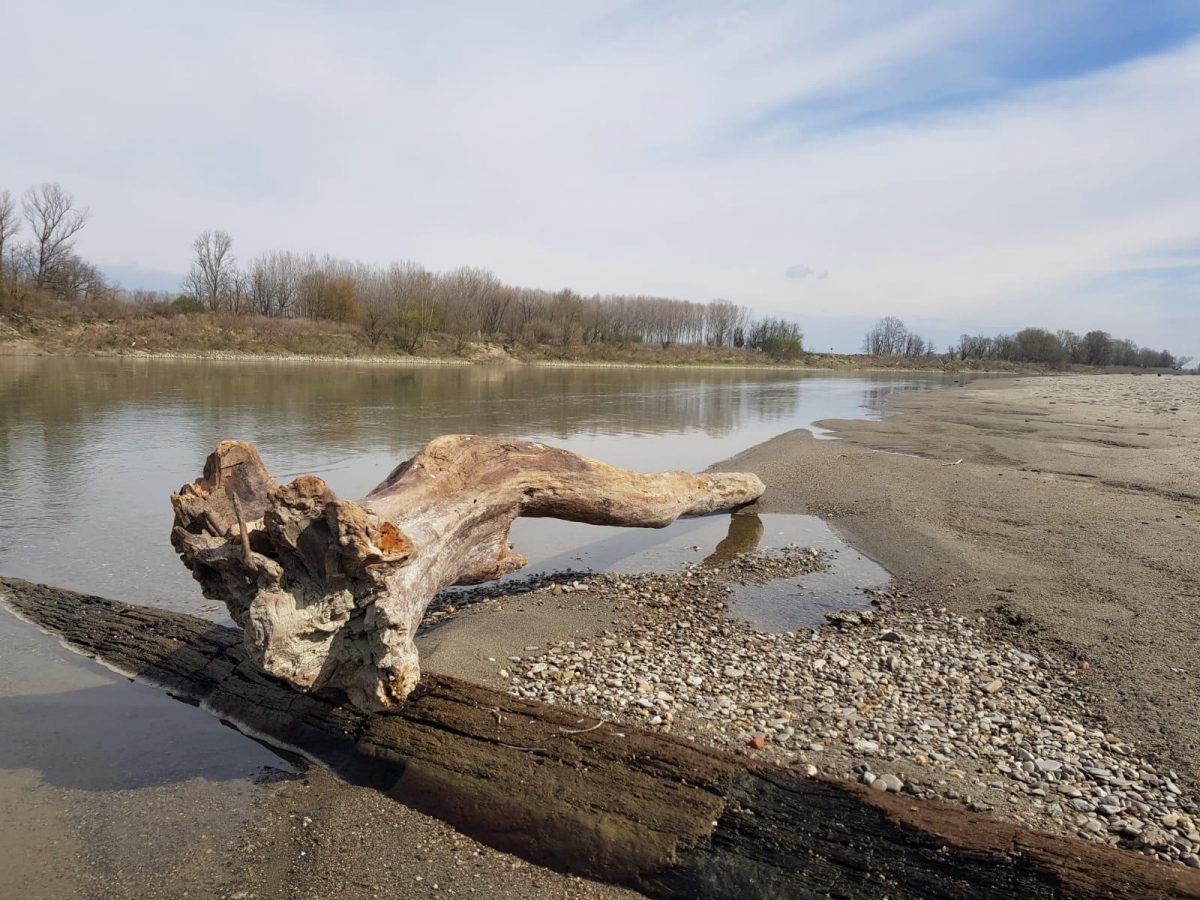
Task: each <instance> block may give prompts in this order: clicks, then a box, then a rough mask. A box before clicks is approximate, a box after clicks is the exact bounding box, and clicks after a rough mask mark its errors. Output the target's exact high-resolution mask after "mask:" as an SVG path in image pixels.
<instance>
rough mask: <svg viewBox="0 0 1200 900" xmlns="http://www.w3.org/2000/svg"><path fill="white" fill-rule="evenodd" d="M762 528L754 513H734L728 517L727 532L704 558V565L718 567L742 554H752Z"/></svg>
mask: <svg viewBox="0 0 1200 900" xmlns="http://www.w3.org/2000/svg"><path fill="white" fill-rule="evenodd" d="M763 527H764V526H763V521H762V519H761V518H760V517H759V516H758V515H757V514H756V513H749V512H740V513H734V514H733V515H732V516H730V517H729V531H728V532H727V533H726V535H725V537H724V538H722V539H721V543H719V544H717V547H716V549H715V550H713V552H712V553H710V554H708V556H706V557H704V562H705V564H706V565H709V566H718V565H720V564H721V563H727V562H729V561H730V560H731V559H733V558H734V557H736V556H739V555H741V554H743V553H753V552H754V551H755V550H757V549H758V545H759V544H760V543H761V542H762V537H763Z"/></svg>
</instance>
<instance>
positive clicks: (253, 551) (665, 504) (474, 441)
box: [171, 435, 764, 711]
mask: <svg viewBox="0 0 1200 900" xmlns="http://www.w3.org/2000/svg"><path fill="white" fill-rule="evenodd" d="M763 489H764V488H763V483H762V482H761V481H760V480H759V479H758V478H757V477H756V476H754V475H747V474H737V473H719V474H711V475H691V474H688V473H686V472H666V473H661V474H653V475H644V474H639V473H637V472H631V471H629V470H627V469H620V468H617V467H615V466H610V465H607V464H605V463H602V462H597V461H596V460H592V459H587V458H585V457H582V456H578V455H576V454H574V453H569V452H567V451H565V450H560V449H556V448H553V447H547V446H546V445H544V444H539V443H534V442H530V441H509V440H495V439H491V438H481V437H475V436H472V435H447V436H445V437H440V438H437V439H435V440H433V441H431V442H430V443H429V444H427V445H426V446H425V448H424V449H423V450H421V452H420V453H418V454H417V455H416V456H414V457H413V458H412V459H410V460H408V461H407V462H405V463H403V464H401V465H400V466H398V467H397V468H396V469H395V471H393V472H392V473H391V474H390V475H389V476H388V477H387V478H386V479H385V480H384V482H383V483H382V484H380V485H379V486H378V487H376V488H375V489H374V490H373V491H371V493H370V494H368V495H367V496H366V497H365V498H363V499H362V500H359V501H352V500H339V499H338V498H337V497H336V496H335V495H334V493H333V492H332V491H331V490H330V489H329V487H328V486H327V485H326V484H325V482H324V481H322V480H321V479H320V478H318V477H316V476H315V475H304V476H301V477H300V478H297V479H296V480H295V481H293V482H292V483H291V484H287V485H279V484H277V483H276V482H275V480H274V479H273V478H272V477H271V475H270V473H268V471H267V469H266V467H265V466H264V465H263V462H262V459H261V458H260V457H259V455H258V451H257V450H255V448H254V445H253V444H250V443H246V442H244V441H225V442H223V443H222V444H220V445H219V446H218V447H217V449H216V451H215V452H214V453H212V454H211V455H210V456H209V457H208V460H207V461H206V462H205V465H204V474H203V475H202V476H201V477H200V478H199V479H197V480H196V481H195V482H193V483H191V484H188V485H185V486H184V487H183V488H182V489H181V490H180V491H179V493H178V494H173V495H172V496H171V504H172V506H173V507H174V509H175V525H174V528H173V529H172V533H171V543H172V544H173V545H174V547H175V549H176V550H177V551H178V552H179V555H180V556H181V557H182V559H183V563H184V565H186V566H187V567H188V568H189V569H191V571H192V574H193V576H194V577H195V578H196V580H197V581H199V582H200V586H201V588H202V590H203V591H204V595H205V596H206V597H209V598H211V599H213V600H219V601H221V602H223V603H224V604H225V606H226V607H227V608H228V610H229V614H230V616H231V617H232V618H233V619H234V621H236V622H237V623H238V624H239V625H240V626H241V627H242V631H243V634H244V641H245V646H246V652H247V654H248V656H249V658H250V659H252V660H253V661H254V662H255V663H256V664H257V665H259V666H260V667H261V668H262V669H263V670H264V671H265V672H268V673H270V674H271V675H274V676H276V677H278V678H282V679H283V680H284V681H286V682H288V683H289V684H290V685H292V686H293V687H295V688H297V689H299V690H303V691H318V692H335V693H336V692H340V693H341V694H343V695H344V696H345V697H346V698H347V699H348V700H349V702H350V703H352V704H353V705H354V706H357V707H359V708H360V709H363V710H368V711H382V710H386V709H390V708H394V707H395V706H397V704H399V703H401V702H402V701H403V700H404V699H405V698H406V697H407V696H408V695H409V694H410V693H411V692H412V690H413V688H415V687H416V685H417V681H418V679H419V677H420V666H419V662H418V658H417V650H416V647H415V646H414V645H413V636H414V635H415V634H416V631H417V627H418V626H419V625H420V622H421V618H422V616H423V615H424V613H425V610H426V608H427V607H428V606H429V603H430V601H431V600H432V599H433V597H434V596H435V595H436V594H437V592H438V591H440V590H442V589H443V588H445V587H448V586H450V585H456V584H477V583H479V582H483V581H489V580H492V579H495V578H500V577H501V576H503V575H506V574H508V573H509V572H512V571H514V570H516V569H519V568H520V567H521V566H523V565H525V563H526V560H525V558H524V557H523V556H521V555H520V554H519V553H517V552H516V551H515V550H513V548H512V545H511V544H510V543H509V540H508V535H509V528H510V527H511V526H512V523H513V520H514V519H516V518H517V517H519V516H536V517H553V518H558V519H566V520H568V521H572V522H587V523H591V524H594V525H632V526H638V527H644V528H662V527H664V526H666V525H669V524H671V523H672V522H674V521H675V520H676V519H677V518H679V517H680V516H700V515H705V514H708V513H712V512H717V511H719V510H724V509H731V508H734V507H738V506H742V505H744V504H746V503H750V502H752V501H754V500H756V499H757V498H758V497H759V496H760V495H761V494H762V492H763Z"/></svg>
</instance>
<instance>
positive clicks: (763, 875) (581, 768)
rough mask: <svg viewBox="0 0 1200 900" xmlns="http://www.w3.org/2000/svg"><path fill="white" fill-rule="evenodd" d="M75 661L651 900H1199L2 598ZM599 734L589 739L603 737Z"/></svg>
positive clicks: (908, 811)
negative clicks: (348, 693)
mask: <svg viewBox="0 0 1200 900" xmlns="http://www.w3.org/2000/svg"><path fill="white" fill-rule="evenodd" d="M0 603H2V604H3V605H6V606H7V607H8V608H9V609H11V610H12V611H13V612H14V613H16V614H17V615H18V616H20V617H21V618H23V619H25V620H27V621H29V622H31V623H33V624H35V625H37V626H38V627H40V628H42V629H43V630H45V631H47V632H50V633H52V634H54V635H57V636H58V637H60V638H61V639H62V640H63V641H64V642H65V643H66V644H67V645H68V646H70V647H72V648H73V649H76V650H78V651H79V652H81V653H84V654H86V655H89V656H93V657H95V658H97V659H99V660H101V661H103V662H104V663H105V664H106V665H108V666H110V667H112V668H115V669H117V670H119V671H121V672H124V673H127V674H129V675H130V676H133V677H137V678H140V679H143V680H145V681H148V682H151V683H153V684H157V685H159V686H161V687H163V688H164V689H166V690H167V691H168V692H170V693H171V694H172V695H174V696H176V697H179V698H182V699H185V700H188V701H191V702H196V703H199V704H200V705H201V706H203V707H204V708H205V709H207V710H209V711H210V712H212V713H213V714H214V715H217V716H220V717H221V718H223V719H225V720H227V721H229V722H231V723H233V724H235V725H237V726H238V727H240V728H242V729H243V730H245V731H246V732H248V733H250V734H254V735H256V736H259V737H262V738H265V739H267V740H269V741H271V742H274V743H276V744H279V745H282V746H285V747H288V748H290V749H293V750H296V751H298V752H300V753H302V754H303V755H305V756H306V757H308V758H310V759H311V760H314V761H316V762H318V763H321V764H323V765H326V766H328V767H329V768H331V769H333V770H334V771H336V772H338V773H339V774H341V775H342V776H343V777H345V778H347V779H348V780H351V781H353V782H355V783H358V784H365V785H370V786H373V787H376V788H378V789H379V790H382V791H385V792H387V793H388V794H390V795H391V796H393V797H395V798H396V799H397V800H399V801H401V802H403V803H405V804H407V805H409V806H412V807H414V808H416V809H419V810H421V811H423V812H426V813H428V814H431V815H434V816H437V817H438V818H441V819H443V820H445V821H447V822H449V823H451V824H452V825H454V826H455V827H457V828H459V829H460V830H461V831H463V832H464V833H466V834H468V835H470V836H472V837H474V838H476V839H478V840H481V841H483V842H485V843H487V844H490V845H492V846H494V847H497V848H499V849H502V850H506V851H509V852H512V853H515V854H517V855H519V856H521V857H524V858H525V859H528V860H530V861H532V862H535V863H538V864H541V865H546V866H550V867H553V868H555V869H559V870H561V871H565V872H572V873H575V874H579V875H583V876H587V877H590V878H595V879H598V880H604V881H610V882H614V883H620V884H625V885H630V886H632V887H635V888H637V889H639V890H641V891H643V892H644V893H646V894H648V895H650V896H655V897H730V898H733V897H737V898H748V897H809V896H841V897H881V898H882V897H891V898H899V897H914V898H915V897H945V898H960V897H984V898H989V897H994V898H999V897H1014V896H1022V897H1029V898H1042V897H1200V873H1197V872H1193V871H1191V870H1187V869H1184V868H1181V867H1174V866H1168V865H1166V864H1163V863H1159V862H1156V861H1154V860H1151V859H1148V858H1146V857H1142V856H1138V855H1136V854H1132V853H1127V852H1124V851H1121V850H1117V849H1113V848H1109V847H1103V846H1099V845H1093V844H1088V843H1084V842H1081V841H1078V840H1074V839H1069V838H1061V837H1056V836H1052V835H1048V834H1042V833H1038V832H1033V831H1029V830H1026V829H1022V828H1018V827H1016V826H1014V825H1010V824H1008V823H1005V822H1001V821H999V820H996V819H994V818H990V817H987V816H982V815H978V814H974V813H970V812H968V811H966V810H963V809H961V808H958V807H953V806H949V805H946V804H942V803H937V802H932V801H927V800H919V799H915V798H912V797H908V796H904V795H895V794H883V793H880V792H878V791H870V790H868V789H865V788H863V787H861V786H859V785H855V784H850V783H844V782H837V781H827V780H823V779H819V778H802V777H797V776H796V775H795V774H793V773H791V772H789V771H787V770H784V769H780V768H778V767H774V766H770V765H762V764H753V763H750V762H747V761H746V760H744V759H741V758H738V757H734V756H730V755H726V754H722V753H718V752H715V751H711V750H707V749H702V748H699V747H696V746H693V745H692V744H690V743H689V742H687V741H683V740H680V739H677V738H674V737H671V736H669V735H661V734H647V733H640V732H636V731H631V730H628V729H625V728H624V727H621V726H616V725H614V724H612V723H607V722H606V723H601V724H597V722H596V720H594V719H590V720H586V721H584V722H583V724H580V717H579V715H578V714H577V713H576V712H573V711H569V710H565V709H562V708H556V707H550V706H545V705H542V704H537V703H531V702H527V701H523V700H518V699H515V698H513V697H509V696H507V695H506V694H502V693H499V692H497V691H493V690H490V689H487V688H484V687H480V686H478V685H473V684H469V683H466V682H462V681H459V680H456V679H453V678H448V677H445V676H439V675H435V674H430V673H425V674H424V676H423V678H422V680H421V683H420V685H419V686H418V688H417V689H416V690H415V691H414V692H413V693H412V695H411V696H410V697H409V699H408V702H406V703H405V704H404V705H403V706H401V707H400V708H399V709H397V710H396V711H394V712H391V713H387V714H377V715H368V714H364V713H362V712H361V711H359V710H356V709H353V708H351V707H348V706H338V705H336V704H334V703H332V702H330V701H329V700H326V699H323V698H321V697H317V696H314V695H311V694H303V693H299V692H297V691H295V690H293V689H292V688H290V687H288V686H287V685H286V684H284V683H283V682H282V681H278V680H276V679H274V678H272V677H271V676H268V675H265V674H263V673H262V672H261V670H259V669H258V668H257V667H256V666H255V665H254V664H253V663H251V662H250V661H249V660H248V659H247V657H246V655H245V651H244V650H243V647H242V640H241V635H240V634H239V633H238V632H237V631H235V630H233V629H230V628H224V627H221V626H218V625H214V624H213V623H212V622H208V621H206V620H203V619H199V618H196V617H194V616H188V615H182V614H180V613H172V612H166V611H163V610H157V609H150V608H146V607H140V606H130V605H128V604H124V603H118V602H115V601H112V600H105V599H102V598H99V597H91V596H85V595H80V594H76V593H73V592H70V591H64V590H58V589H55V588H50V587H45V586H41V585H34V584H30V583H28V582H23V581H18V580H14V579H0ZM593 726H596V727H593Z"/></svg>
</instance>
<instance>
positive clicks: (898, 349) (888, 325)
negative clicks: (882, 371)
mask: <svg viewBox="0 0 1200 900" xmlns="http://www.w3.org/2000/svg"><path fill="white" fill-rule="evenodd" d="M907 341H908V329H907V328H905V327H904V323H903V322H901V321H900V320H899V319H897V318H896V317H895V316H886V317H884V318H882V319H880V320H879V321H878V322H876V323H875V327H874V328H872V329H871V330H870V331H868V332H867V336H866V337H865V338H863V353H866V354H868V355H870V356H892V355H898V354H901V353H903V352H904V351H905V347H906V344H907Z"/></svg>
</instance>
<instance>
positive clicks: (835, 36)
mask: <svg viewBox="0 0 1200 900" xmlns="http://www.w3.org/2000/svg"><path fill="white" fill-rule="evenodd" d="M5 24H6V49H5V52H6V62H7V64H8V66H9V67H10V69H11V70H12V71H19V72H38V73H39V84H38V90H37V91H13V92H9V94H8V95H7V97H6V113H5V115H6V120H7V121H9V122H13V123H19V125H20V133H21V135H22V139H21V140H17V141H5V142H3V143H2V144H0V173H3V178H4V179H5V181H6V183H5V184H3V185H0V188H2V187H9V188H12V189H20V188H22V187H24V186H25V184H28V183H32V182H34V181H40V180H45V179H55V180H59V181H61V182H63V183H64V184H66V185H67V186H69V187H70V188H71V189H72V190H74V191H75V192H76V193H77V194H79V195H80V197H81V198H82V199H83V200H84V201H85V202H86V203H87V204H88V205H89V206H91V207H92V209H93V212H94V219H93V223H92V225H91V226H90V227H89V229H88V231H87V232H86V237H85V239H84V240H83V241H82V242H81V244H80V249H81V250H83V251H84V252H86V253H89V254H91V255H92V256H93V257H95V258H97V259H99V260H101V261H105V260H107V261H120V262H122V263H125V264H131V263H137V264H140V265H142V266H145V267H150V268H155V269H164V270H181V269H183V268H185V267H186V263H187V254H188V246H189V243H190V240H191V238H192V237H193V236H194V234H195V233H196V232H197V231H198V230H200V229H202V228H205V227H222V228H225V229H227V230H229V231H231V232H232V233H233V235H234V237H235V241H236V244H237V247H238V249H239V252H240V254H241V255H242V256H247V255H252V254H254V253H256V252H258V251H260V250H263V249H267V248H271V247H277V246H286V247H293V248H296V249H311V250H316V251H325V250H328V251H330V252H333V253H337V254H340V255H345V256H350V257H355V258H361V259H367V260H385V259H390V258H395V257H410V258H416V259H419V260H422V261H424V262H426V263H427V264H429V265H433V266H438V267H442V266H451V265H456V264H459V263H464V262H471V263H476V264H482V265H488V266H491V267H492V268H494V269H495V270H496V271H497V273H498V274H500V275H501V277H503V278H506V279H509V280H513V281H519V282H522V283H528V284H536V285H543V286H547V287H559V286H562V285H567V284H569V285H572V286H575V287H577V288H579V289H581V290H584V291H630V292H645V293H651V292H652V293H659V294H673V295H677V296H687V297H693V298H697V299H706V298H708V297H712V296H729V297H733V298H736V299H738V300H740V301H742V302H747V303H750V304H751V305H754V306H756V307H757V308H759V309H761V310H762V311H764V312H771V313H783V314H788V315H793V316H796V317H799V318H801V319H803V320H804V321H805V325H806V330H808V331H809V332H810V333H817V332H819V331H820V328H821V325H820V322H821V320H822V318H823V317H829V316H832V315H833V314H834V312H833V311H836V314H837V315H838V316H844V317H850V318H854V320H855V321H858V319H860V318H862V319H869V318H870V317H872V316H876V315H883V314H888V313H899V314H901V315H906V316H909V317H910V318H913V319H914V320H922V321H927V322H943V323H947V325H946V327H947V328H948V329H950V328H963V329H974V328H975V327H977V326H983V325H995V326H998V327H1008V326H1011V325H1016V324H1024V323H1026V322H1032V321H1038V322H1041V323H1044V324H1046V325H1048V326H1051V327H1058V326H1066V325H1075V326H1077V327H1084V326H1090V325H1093V324H1095V325H1096V326H1098V327H1111V328H1113V329H1114V330H1117V329H1119V328H1120V327H1123V326H1126V325H1128V326H1130V327H1129V328H1127V329H1126V330H1128V331H1129V333H1130V336H1132V337H1135V338H1136V339H1138V340H1140V341H1143V342H1147V343H1155V344H1163V345H1170V346H1175V345H1177V344H1179V342H1180V340H1181V331H1180V322H1181V321H1182V322H1184V323H1185V324H1186V325H1188V326H1189V327H1190V329H1191V333H1192V334H1196V335H1200V311H1196V310H1195V309H1194V308H1193V309H1190V310H1189V309H1188V308H1187V304H1186V303H1185V302H1183V301H1184V298H1187V297H1191V298H1194V297H1195V294H1194V283H1193V282H1191V281H1190V280H1189V279H1187V278H1155V279H1149V280H1147V279H1146V278H1145V277H1140V276H1138V277H1135V276H1134V275H1129V276H1123V275H1122V273H1137V272H1139V271H1142V270H1145V269H1146V268H1147V267H1148V266H1154V265H1159V264H1160V263H1159V262H1154V261H1155V260H1161V259H1162V258H1163V257H1164V256H1165V255H1166V254H1168V253H1171V252H1174V251H1173V249H1172V248H1179V247H1187V246H1193V247H1195V246H1200V181H1198V180H1197V179H1196V178H1195V176H1194V166H1195V160H1196V159H1197V158H1200V117H1197V116H1196V115H1195V114H1194V102H1195V101H1194V98H1195V96H1197V95H1198V94H1200V43H1197V42H1196V40H1195V39H1194V36H1195V34H1196V33H1197V29H1198V27H1200V10H1198V9H1197V7H1196V6H1195V4H1186V3H1178V2H1147V3H1138V4H1116V3H1114V4H1100V5H1097V4H1084V3H1075V2H1065V3H1056V4H1043V5H1041V6H1038V7H1031V6H1029V5H1022V6H1015V5H1009V4H1003V3H996V2H991V0H979V2H972V3H959V2H920V0H910V2H900V3H895V2H888V3H882V2H881V3H874V2H864V3H855V4H827V3H815V2H814V3H794V4H793V3H789V4H777V3H768V2H762V3H749V4H740V5H737V6H732V7H731V6H725V5H709V4H675V3H668V4H661V5H654V6H653V7H647V6H645V5H643V4H620V5H613V4H604V3H598V2H582V3H572V4H547V3H531V2H527V3H521V2H518V3H516V4H506V5H504V6H503V7H500V6H495V5H492V4H446V5H442V6H436V7H426V8H422V9H399V8H395V7H392V6H390V5H368V4H363V5H353V6H349V7H347V6H341V5H333V4H324V3H307V4H302V5H299V6H295V5H289V6H286V7H284V6H278V5H266V4H264V5H253V6H250V5H245V4H235V3H232V2H215V3H212V4H206V5H205V7H204V8H203V9H202V10H201V9H200V8H195V9H192V8H186V7H177V6H166V7H164V6H162V5H161V4H152V3H148V2H144V3H138V2H126V3H122V4H118V5H115V6H114V5H111V4H110V5H104V6H103V7H100V6H96V5H94V4H89V3H83V2H77V3H55V2H52V0H47V2H44V3H39V4H20V5H17V6H15V7H14V9H12V10H8V11H6V13H5ZM48 35H53V36H54V48H55V53H56V58H57V59H59V60H60V61H62V62H61V63H60V64H58V65H55V66H51V67H46V66H44V65H43V63H44V59H43V58H42V53H43V52H44V48H45V47H46V40H45V38H46V36H48ZM218 60H219V61H220V63H219V64H214V61H218ZM797 247H802V248H804V258H805V259H806V260H808V262H806V263H803V264H801V263H795V261H794V260H795V257H794V255H793V254H794V252H795V248H797ZM1148 260H1150V261H1151V262H1149V263H1148V262H1147V261H1148ZM1163 265H1166V264H1163ZM801 270H809V271H807V272H806V273H805V274H803V275H801V274H799V272H800V271H801ZM781 271H783V272H786V273H787V275H786V278H785V279H783V280H781V279H780V275H779V273H780V272H781ZM826 271H829V272H834V273H835V274H836V277H831V278H828V279H821V278H820V275H821V274H822V273H824V272H826ZM1151 282H1152V285H1151ZM1193 306H1200V304H1193ZM1195 340H1196V339H1193V343H1194V342H1195ZM1178 349H1180V350H1181V351H1184V352H1191V353H1196V354H1197V355H1200V347H1196V346H1193V347H1190V348H1189V347H1178Z"/></svg>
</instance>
